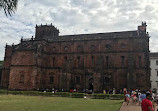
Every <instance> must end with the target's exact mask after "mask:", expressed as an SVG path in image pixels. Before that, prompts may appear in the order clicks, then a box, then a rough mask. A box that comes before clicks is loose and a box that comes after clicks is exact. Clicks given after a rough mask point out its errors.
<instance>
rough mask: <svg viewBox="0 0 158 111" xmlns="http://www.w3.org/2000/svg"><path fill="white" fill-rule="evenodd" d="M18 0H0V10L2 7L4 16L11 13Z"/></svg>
mask: <svg viewBox="0 0 158 111" xmlns="http://www.w3.org/2000/svg"><path fill="white" fill-rule="evenodd" d="M17 4H18V0H0V10H1V9H3V10H4V13H5V14H6V16H8V15H10V16H11V15H12V14H14V13H15V11H16V9H17Z"/></svg>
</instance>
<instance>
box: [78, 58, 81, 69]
mask: <svg viewBox="0 0 158 111" xmlns="http://www.w3.org/2000/svg"><path fill="white" fill-rule="evenodd" d="M77 62H78V67H80V65H81V58H80V57H77Z"/></svg>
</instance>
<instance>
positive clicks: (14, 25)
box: [0, 0, 158, 60]
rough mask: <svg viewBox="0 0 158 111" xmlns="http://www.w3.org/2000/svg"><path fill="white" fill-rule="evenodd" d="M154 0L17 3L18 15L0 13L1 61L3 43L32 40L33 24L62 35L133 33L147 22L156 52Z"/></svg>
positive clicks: (33, 0) (26, 0) (157, 10)
mask: <svg viewBox="0 0 158 111" xmlns="http://www.w3.org/2000/svg"><path fill="white" fill-rule="evenodd" d="M157 4H158V1H157V0H132V1H131V0H19V3H18V9H17V12H16V13H15V14H14V15H13V16H12V17H6V16H5V15H4V13H3V11H0V21H1V22H0V39H1V41H0V52H1V54H0V60H2V59H3V57H4V50H5V48H4V47H5V44H6V43H8V44H10V45H11V44H12V43H15V44H17V43H19V41H20V38H21V37H24V38H31V36H32V35H34V34H35V25H36V24H38V25H40V24H41V23H42V24H46V23H47V24H50V23H52V24H53V25H55V26H56V27H57V28H58V29H59V30H60V34H61V35H65V34H81V33H101V32H109V31H110V32H112V31H124V30H136V29H137V26H138V25H140V23H141V22H142V21H147V25H148V28H147V30H148V31H149V34H150V35H151V38H150V50H151V51H158V45H157V41H158V39H157V36H158V33H157V32H158V28H157V27H158V23H157V20H158V7H157Z"/></svg>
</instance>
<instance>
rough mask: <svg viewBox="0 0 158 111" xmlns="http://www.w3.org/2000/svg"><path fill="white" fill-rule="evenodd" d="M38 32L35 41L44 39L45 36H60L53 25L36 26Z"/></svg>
mask: <svg viewBox="0 0 158 111" xmlns="http://www.w3.org/2000/svg"><path fill="white" fill-rule="evenodd" d="M35 28H36V32H35V39H43V38H44V36H51V37H55V36H59V30H58V29H57V28H56V27H54V26H53V25H52V23H51V25H47V24H46V25H42V24H41V25H39V26H37V25H36V27H35Z"/></svg>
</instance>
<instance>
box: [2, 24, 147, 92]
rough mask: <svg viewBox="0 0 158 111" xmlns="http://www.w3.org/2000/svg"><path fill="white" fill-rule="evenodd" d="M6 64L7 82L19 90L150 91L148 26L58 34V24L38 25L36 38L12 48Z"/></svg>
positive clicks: (10, 87)
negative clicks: (123, 30)
mask: <svg viewBox="0 0 158 111" xmlns="http://www.w3.org/2000/svg"><path fill="white" fill-rule="evenodd" d="M141 26H143V24H142V25H141ZM141 26H140V27H141ZM140 27H139V28H140ZM143 27H144V26H143ZM37 28H38V29H37ZM42 31H44V32H43V33H42ZM53 31H55V32H53ZM142 33H145V34H144V35H143V34H142ZM53 34H54V35H53ZM142 35H143V36H142ZM3 67H4V69H3V76H2V84H1V85H2V86H3V87H8V88H9V89H15V90H16V89H19V90H34V89H39V88H40V89H43V88H55V89H57V90H63V91H68V90H69V89H70V88H75V89H77V90H79V91H83V90H85V89H93V90H94V91H95V92H102V90H104V89H105V90H110V89H113V88H115V89H116V90H119V89H121V88H124V87H127V88H129V89H133V88H140V89H142V90H147V89H149V88H150V81H149V76H150V68H149V36H148V34H146V29H145V30H144V32H142V31H141V35H140V34H139V30H135V31H125V32H112V33H96V34H80V35H66V36H58V30H57V29H54V27H53V26H48V27H47V26H36V37H35V38H32V39H28V40H21V43H19V44H17V45H14V46H10V47H9V46H6V54H5V61H4V66H3Z"/></svg>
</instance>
